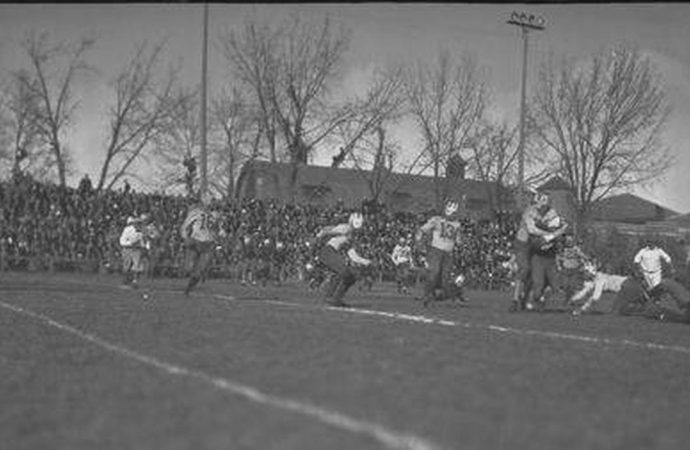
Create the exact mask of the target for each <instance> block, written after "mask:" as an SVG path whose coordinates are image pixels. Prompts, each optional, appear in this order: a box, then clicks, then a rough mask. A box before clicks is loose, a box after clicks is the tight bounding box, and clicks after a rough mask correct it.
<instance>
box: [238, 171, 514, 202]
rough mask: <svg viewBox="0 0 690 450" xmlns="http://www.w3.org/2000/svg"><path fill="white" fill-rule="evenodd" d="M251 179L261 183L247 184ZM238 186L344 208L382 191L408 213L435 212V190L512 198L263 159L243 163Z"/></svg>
mask: <svg viewBox="0 0 690 450" xmlns="http://www.w3.org/2000/svg"><path fill="white" fill-rule="evenodd" d="M252 177H253V178H255V179H259V178H260V179H262V180H263V181H261V182H260V183H247V180H248V179H249V178H252ZM237 183H238V193H239V195H241V196H254V197H259V198H267V197H272V198H278V199H281V200H283V201H305V200H306V201H308V198H307V199H305V195H306V196H307V197H309V194H308V192H309V191H312V192H313V193H315V194H316V193H318V192H319V191H320V192H322V193H323V192H326V193H327V196H328V197H329V198H331V199H338V200H340V201H342V202H343V204H344V205H346V206H358V205H360V204H361V202H362V201H363V200H364V199H370V198H372V197H373V192H374V191H376V190H378V191H379V192H381V196H380V197H379V199H380V200H384V201H385V200H388V202H389V203H394V204H398V205H403V204H404V205H405V206H404V207H401V208H400V209H404V210H409V211H426V210H429V209H432V208H434V207H435V201H436V189H439V190H440V191H441V192H444V191H445V192H447V195H445V196H444V197H448V198H453V199H458V198H459V197H460V196H461V195H466V196H467V200H468V202H469V203H470V204H471V203H472V202H473V201H474V202H478V201H487V199H489V198H490V197H492V196H493V198H498V196H499V195H500V197H501V198H503V199H507V198H510V199H511V200H512V196H511V195H510V194H509V191H508V190H507V189H505V188H503V187H500V186H499V185H497V184H496V183H490V182H482V181H478V180H469V179H455V180H447V179H445V178H440V179H438V180H434V178H433V177H431V176H426V175H411V174H404V173H395V172H393V173H391V172H385V173H383V175H381V176H380V177H379V178H378V179H377V178H376V176H375V174H374V172H372V171H365V170H358V169H349V168H337V169H335V168H331V167H325V166H312V165H296V164H292V163H271V162H268V161H251V162H248V163H246V164H245V165H244V166H243V167H242V171H241V173H240V176H239V177H238V181H237ZM252 184H256V185H257V186H261V185H263V190H261V189H259V190H260V191H261V192H254V191H253V188H252V187H251V185H252ZM376 187H378V189H376ZM305 193H306V194H305ZM506 193H507V194H506ZM504 201H505V200H504ZM502 206H504V207H505V205H502Z"/></svg>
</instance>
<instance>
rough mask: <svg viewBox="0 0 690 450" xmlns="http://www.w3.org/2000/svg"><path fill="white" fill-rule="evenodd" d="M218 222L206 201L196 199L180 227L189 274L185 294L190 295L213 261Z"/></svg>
mask: <svg viewBox="0 0 690 450" xmlns="http://www.w3.org/2000/svg"><path fill="white" fill-rule="evenodd" d="M216 222H217V218H216V216H215V215H214V214H213V213H211V212H210V211H209V208H208V206H207V205H206V202H203V201H195V202H194V203H193V204H192V206H191V207H190V208H189V212H188V213H187V217H186V218H185V220H184V222H183V223H182V226H181V227H180V236H181V237H182V240H183V241H184V245H185V250H186V258H185V268H186V270H187V273H188V274H189V282H188V283H187V287H186V289H185V295H189V293H190V291H191V290H192V288H194V286H196V285H197V284H198V283H199V281H200V280H201V278H202V276H203V275H204V273H205V271H206V270H207V268H208V266H209V264H210V263H211V258H212V256H213V250H214V249H215V246H216V240H217V238H218V233H217V228H218V225H217V223H216Z"/></svg>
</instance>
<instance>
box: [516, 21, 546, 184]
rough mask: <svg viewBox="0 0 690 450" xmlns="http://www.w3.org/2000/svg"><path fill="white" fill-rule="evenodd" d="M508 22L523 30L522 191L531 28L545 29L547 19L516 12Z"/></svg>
mask: <svg viewBox="0 0 690 450" xmlns="http://www.w3.org/2000/svg"><path fill="white" fill-rule="evenodd" d="M508 23H509V24H511V25H516V26H518V27H520V29H521V30H522V87H521V91H520V142H519V144H518V185H519V188H520V192H521V193H522V192H524V190H525V107H526V105H525V102H526V91H527V42H528V33H529V31H530V30H543V29H544V28H545V27H546V19H544V18H543V17H542V16H539V15H535V14H527V13H524V12H520V13H518V12H516V11H513V13H512V14H511V15H510V20H508Z"/></svg>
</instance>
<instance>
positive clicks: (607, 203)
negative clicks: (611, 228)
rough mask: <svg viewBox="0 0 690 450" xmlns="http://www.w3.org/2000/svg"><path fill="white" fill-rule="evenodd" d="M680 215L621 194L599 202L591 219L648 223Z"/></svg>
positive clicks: (593, 208)
mask: <svg viewBox="0 0 690 450" xmlns="http://www.w3.org/2000/svg"><path fill="white" fill-rule="evenodd" d="M677 215H678V213H677V212H676V211H673V210H671V209H668V208H665V207H663V206H661V205H659V204H657V203H654V202H651V201H649V200H645V199H643V198H641V197H638V196H636V195H633V194H620V195H614V196H611V197H607V198H604V199H602V200H599V201H598V202H596V203H595V204H594V205H593V206H592V211H591V216H590V218H591V219H592V220H594V221H600V222H623V223H646V222H658V221H663V220H667V219H669V218H671V217H673V216H677Z"/></svg>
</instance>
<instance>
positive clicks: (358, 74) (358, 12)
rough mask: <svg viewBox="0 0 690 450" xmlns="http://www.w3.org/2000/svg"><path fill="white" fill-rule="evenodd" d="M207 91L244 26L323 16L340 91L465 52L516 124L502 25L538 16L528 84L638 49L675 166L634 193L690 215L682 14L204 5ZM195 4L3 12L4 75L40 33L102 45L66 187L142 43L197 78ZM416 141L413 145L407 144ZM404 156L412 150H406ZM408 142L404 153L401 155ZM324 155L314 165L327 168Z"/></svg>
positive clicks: (689, 117) (596, 8)
mask: <svg viewBox="0 0 690 450" xmlns="http://www.w3.org/2000/svg"><path fill="white" fill-rule="evenodd" d="M209 8H210V9H209V40H210V47H209V63H208V64H209V66H208V67H209V78H208V89H209V92H211V93H212V92H214V91H218V90H219V89H221V88H222V87H224V86H225V85H227V83H228V82H229V81H231V73H230V69H229V67H228V65H227V63H226V62H225V59H224V58H223V57H222V55H221V52H220V51H219V50H218V48H217V46H216V44H215V41H217V38H218V36H219V35H220V34H222V33H224V32H226V31H227V30H230V29H236V28H238V27H240V26H241V25H242V24H243V22H244V21H245V20H246V19H247V18H248V17H250V16H251V17H255V18H257V19H259V20H271V21H278V20H280V19H282V18H284V17H287V16H288V15H289V14H291V13H292V12H297V13H298V14H300V15H301V16H303V17H305V18H309V17H314V18H315V19H321V18H322V17H323V15H324V14H326V13H327V14H329V16H330V17H331V18H332V19H333V20H334V21H336V22H337V23H341V24H343V25H344V26H346V27H347V28H350V29H351V30H352V40H351V43H350V48H349V50H348V52H347V54H346V56H345V58H346V60H345V67H346V72H345V74H344V78H343V85H344V86H345V87H346V89H351V90H352V92H357V91H358V88H361V87H362V86H363V85H364V82H365V80H367V79H368V76H369V75H370V74H371V73H372V71H373V69H374V68H375V67H376V66H379V65H383V64H386V63H388V62H400V61H403V62H410V63H415V62H416V61H418V60H425V59H428V58H430V57H433V56H435V55H436V54H437V53H438V51H439V49H440V48H441V47H443V48H445V49H448V50H449V51H451V52H452V53H454V54H455V53H457V54H458V55H459V54H460V53H462V52H463V51H469V52H471V53H473V54H474V55H475V56H476V57H477V59H478V61H479V63H480V64H482V65H483V66H486V67H487V68H488V69H489V71H490V83H491V85H492V89H493V107H492V112H493V114H495V115H496V116H497V117H505V118H507V119H509V120H515V119H516V118H517V117H518V113H519V93H520V70H521V69H520V68H521V61H522V59H521V58H522V56H521V50H522V45H521V41H520V39H519V30H518V29H517V28H516V27H514V26H511V25H508V24H506V20H508V18H509V16H510V13H511V12H512V11H516V10H517V11H525V12H529V13H534V14H540V15H542V16H544V17H545V18H546V20H547V22H546V29H545V30H544V31H540V32H538V33H533V34H531V35H530V49H529V62H530V64H529V67H530V70H529V75H528V77H529V78H530V79H532V80H533V79H534V69H535V68H536V63H537V62H538V61H539V60H540V59H542V58H544V57H545V56H546V55H548V54H549V53H554V54H556V55H569V56H572V57H575V58H587V57H588V56H590V55H591V54H593V53H595V52H597V51H600V50H603V49H606V48H609V47H611V46H613V45H616V44H619V43H627V44H632V45H635V46H637V47H638V48H639V49H640V50H641V51H642V52H643V53H644V55H645V56H647V57H649V58H650V59H651V60H652V61H653V62H654V63H655V64H656V65H657V67H658V68H659V69H660V71H661V73H662V76H663V80H664V81H663V82H664V86H665V88H666V90H667V93H668V96H669V99H670V100H671V103H672V106H673V113H672V115H671V117H670V119H669V122H668V125H667V128H666V133H665V135H664V137H665V141H664V143H665V144H666V145H668V146H669V148H671V150H672V152H673V154H674V155H675V157H676V164H674V166H673V168H672V170H671V171H669V172H668V173H667V175H666V176H665V177H664V178H662V179H659V180H658V181H657V182H656V183H654V184H653V185H652V186H649V187H645V188H639V189H637V190H635V191H633V193H634V194H636V195H639V196H641V197H643V198H646V199H649V200H651V201H654V202H657V203H659V204H661V205H663V206H665V207H668V208H671V209H673V210H675V211H677V212H680V213H686V212H690V176H688V174H690V126H688V125H689V124H690V45H688V44H689V43H690V25H689V24H690V5H686V4H683V3H669V4H664V3H656V2H650V3H636V4H615V3H607V4H576V3H573V4H540V3H535V4H524V3H522V4H515V5H513V4H475V3H468V4H462V3H439V4H434V3H395V2H394V3H373V2H372V3H366V2H365V3H351V4H347V3H331V4H328V3H323V4H315V3H304V4H300V3H290V4H239V3H238V4H227V3H218V4H214V3H212V4H210V6H209ZM202 23H203V5H202V4H200V3H186V4H185V3H182V4H179V3H167V4H155V3H149V4H146V3H141V4H137V3H122V4H106V3H101V4H98V3H94V4H85V3H80V4H60V3H52V4H0V76H1V77H4V76H7V74H8V73H9V72H10V71H12V70H16V69H18V68H20V67H23V66H24V65H26V59H25V57H24V55H23V54H22V52H21V51H20V49H19V42H20V41H21V39H22V38H23V37H24V36H25V33H26V31H28V30H35V31H39V32H41V31H46V32H48V33H49V34H50V36H51V38H54V39H55V40H56V41H74V40H76V39H78V38H79V37H81V36H82V35H84V34H95V35H96V36H97V37H98V40H97V43H96V46H95V47H94V48H93V50H92V51H91V52H90V53H89V55H88V62H89V63H90V64H92V65H93V66H95V67H97V68H98V70H99V73H98V74H97V75H92V76H90V77H89V79H86V80H83V81H82V82H81V83H80V85H79V87H78V90H77V92H78V96H79V97H80V99H81V104H80V110H79V115H78V117H77V121H76V123H75V126H74V127H73V129H72V130H71V133H70V136H69V138H68V141H69V142H68V143H69V146H70V148H71V149H72V150H73V152H74V156H75V171H74V175H73V180H72V182H76V181H77V180H78V179H79V178H81V177H82V176H83V175H84V174H89V175H90V177H91V179H92V180H95V179H97V174H98V169H99V168H100V165H101V162H102V160H103V156H104V155H103V153H104V150H103V139H104V135H103V132H104V126H103V115H104V111H105V108H107V106H108V101H109V100H108V99H109V97H108V95H109V91H108V89H107V85H106V83H107V81H108V80H109V79H110V77H112V76H113V75H115V73H117V72H118V71H119V70H120V69H121V67H122V65H123V64H124V63H125V62H126V61H127V60H128V59H129V57H130V55H131V54H132V52H133V50H134V48H135V46H136V45H137V44H140V43H142V42H144V41H148V42H150V43H155V42H158V41H160V40H163V39H165V40H166V42H167V51H166V58H167V61H169V62H175V63H179V64H181V67H182V76H183V78H184V79H185V80H189V84H190V85H191V84H195V83H198V82H199V80H200V77H201V69H200V65H201V49H202ZM410 139H412V138H410ZM408 144H409V145H410V146H414V145H418V143H414V142H411V143H408ZM404 145H405V143H403V146H404ZM331 156H332V154H320V156H319V157H317V159H316V161H315V162H316V163H317V164H319V163H321V164H327V162H328V161H330V157H331Z"/></svg>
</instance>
